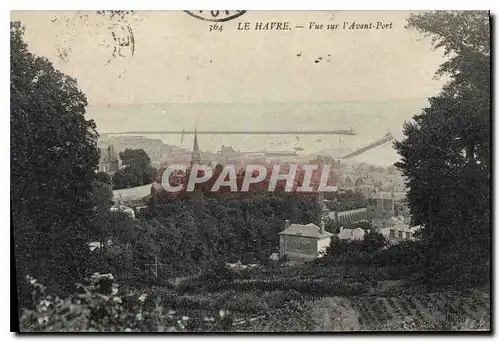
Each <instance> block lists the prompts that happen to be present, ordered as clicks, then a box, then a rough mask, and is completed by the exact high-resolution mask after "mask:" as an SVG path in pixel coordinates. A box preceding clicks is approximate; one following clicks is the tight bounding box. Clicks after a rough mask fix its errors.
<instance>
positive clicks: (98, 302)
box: [20, 278, 233, 332]
mask: <svg viewBox="0 0 500 342" xmlns="http://www.w3.org/2000/svg"><path fill="white" fill-rule="evenodd" d="M28 281H29V283H30V284H31V286H32V287H33V289H34V291H33V295H34V297H35V298H34V301H35V302H36V303H37V304H36V307H35V309H34V310H24V312H23V314H22V317H21V324H20V325H21V331H37V332H40V331H44V332H56V331H60V332H74V331H80V332H84V331H93V332H179V331H197V330H201V331H208V330H210V331H224V330H228V329H231V326H232V321H233V319H232V317H231V316H230V315H228V312H227V311H226V310H218V311H217V312H214V314H213V315H211V316H210V317H205V316H203V315H196V314H195V315H194V317H193V315H189V316H187V315H183V314H180V313H177V312H176V311H174V310H169V308H168V307H167V306H166V305H165V304H164V303H160V302H158V301H154V302H151V301H148V294H147V293H141V294H139V293H137V292H136V291H129V292H128V293H120V289H119V287H118V285H117V284H113V285H112V288H111V292H110V293H101V291H100V287H99V285H98V284H92V283H90V284H88V285H79V286H78V289H79V291H78V292H77V293H75V294H73V295H71V296H69V297H67V298H65V299H61V298H58V297H51V296H47V295H45V291H46V289H45V287H44V286H43V285H41V284H39V283H38V282H37V281H36V280H35V279H32V278H28ZM202 316H203V317H202Z"/></svg>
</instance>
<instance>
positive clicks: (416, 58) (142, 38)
mask: <svg viewBox="0 0 500 342" xmlns="http://www.w3.org/2000/svg"><path fill="white" fill-rule="evenodd" d="M409 14H410V13H409V12H407V11H386V12H375V11H360V12H355V11H301V12H298V11H281V12H276V11H248V12H246V13H245V14H243V15H242V16H240V17H239V18H237V19H234V20H230V21H227V22H224V23H222V26H223V28H222V32H219V31H212V32H210V31H209V29H210V25H211V24H213V23H210V22H207V21H202V20H199V19H196V18H193V17H191V16H189V15H188V14H187V13H184V12H182V11H139V12H135V13H134V14H132V15H128V16H127V17H126V19H124V20H121V19H120V20H118V19H116V18H109V16H107V17H106V16H102V15H98V14H96V13H95V12H83V11H82V12H75V11H71V12H61V11H52V12H51V11H43V12H41V11H39V12H36V11H35V12H32V11H31V12H30V11H26V12H12V13H11V19H12V20H20V21H21V22H22V23H23V24H24V26H25V28H26V35H25V40H26V42H27V43H28V46H29V49H30V51H32V52H33V53H35V54H37V55H40V56H45V57H47V58H48V59H49V60H50V61H52V62H53V63H54V66H55V67H56V68H58V69H59V70H61V71H62V72H64V73H66V74H68V75H70V76H72V77H74V78H76V79H77V82H78V85H79V87H80V88H81V89H82V90H83V91H84V93H85V94H86V95H87V98H88V101H89V104H90V105H105V104H110V105H114V104H120V105H127V104H139V103H198V102H215V103H217V102H234V103H245V102H257V103H265V102H297V101H299V102H336V101H390V100H394V99H396V100H399V99H418V98H426V97H429V96H433V95H435V94H436V93H437V92H439V90H440V88H441V86H442V84H443V82H444V80H433V76H434V73H435V71H436V70H437V68H438V66H439V64H441V63H442V62H443V59H442V55H443V52H442V51H440V50H438V51H434V50H433V49H432V46H431V44H430V40H429V39H427V38H425V39H424V38H422V37H421V35H420V34H418V33H417V32H415V31H412V30H409V29H406V28H405V24H406V18H407V17H408V15H409ZM378 21H380V22H382V23H384V24H389V23H392V25H391V29H385V30H341V29H337V30H326V29H321V30H309V23H310V22H316V23H317V24H323V25H325V27H326V25H328V24H339V27H342V26H343V23H344V22H349V23H350V24H351V23H353V22H355V23H359V24H362V23H369V22H373V23H374V24H376V23H377V22H378ZM244 22H249V23H250V27H251V28H254V26H255V23H256V22H264V23H266V22H288V23H289V26H290V27H291V28H292V29H291V30H286V31H257V30H248V31H241V30H238V29H237V28H238V24H239V23H244ZM297 25H303V26H304V28H302V29H299V28H295V26H297ZM113 35H114V37H115V38H117V39H120V38H123V39H124V40H123V42H126V39H128V42H129V44H128V46H122V47H119V46H118V44H117V43H116V42H115V41H114V39H113ZM132 36H133V44H132V43H131V42H132ZM132 46H133V51H132ZM115 48H116V50H115ZM113 52H114V55H115V57H113ZM320 58H321V59H320ZM315 61H318V62H315Z"/></svg>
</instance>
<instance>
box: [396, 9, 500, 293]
mask: <svg viewBox="0 0 500 342" xmlns="http://www.w3.org/2000/svg"><path fill="white" fill-rule="evenodd" d="M408 26H409V27H410V28H413V29H416V30H418V31H419V32H421V33H423V34H424V35H427V36H430V37H431V38H432V41H433V43H434V46H435V47H436V48H444V51H445V56H447V57H448V59H447V61H446V62H445V63H443V64H442V65H441V67H440V69H439V70H438V72H437V75H448V76H449V78H450V80H449V82H448V83H447V84H446V85H445V86H444V88H443V90H442V92H441V93H440V94H439V95H438V96H436V97H432V98H430V99H429V101H430V106H429V107H428V108H426V109H424V110H423V111H422V113H421V114H420V115H416V116H415V117H414V121H413V122H411V123H407V124H406V125H405V127H404V134H405V139H404V140H403V141H400V142H396V143H395V148H396V149H397V151H398V152H399V154H400V155H401V157H402V160H401V162H399V163H397V164H396V165H397V166H398V167H399V168H401V169H402V171H403V172H404V175H405V176H406V177H407V179H408V186H409V188H410V190H409V193H408V200H409V205H410V210H411V215H412V220H413V224H415V225H422V226H423V229H422V230H421V231H422V241H423V242H424V245H425V249H424V251H425V256H426V263H425V266H424V268H425V270H426V272H427V279H428V281H429V283H433V282H450V281H451V282H455V283H457V284H459V283H460V282H463V283H466V282H467V281H468V280H470V281H475V282H476V281H477V282H481V281H484V280H485V279H487V277H488V273H489V260H490V256H491V254H490V229H491V218H490V215H491V210H490V209H491V203H490V196H491V195H490V187H491V153H490V144H491V135H490V111H491V108H490V22H489V16H488V13H487V12H479V11H461V12H458V11H437V12H425V13H420V14H415V15H412V16H411V17H410V18H409V19H408Z"/></svg>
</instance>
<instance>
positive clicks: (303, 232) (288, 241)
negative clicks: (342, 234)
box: [279, 220, 333, 259]
mask: <svg viewBox="0 0 500 342" xmlns="http://www.w3.org/2000/svg"><path fill="white" fill-rule="evenodd" d="M332 236H333V234H331V233H329V232H327V231H325V227H324V223H322V224H321V227H318V226H317V225H315V224H313V223H309V224H305V225H303V224H290V221H289V220H286V221H285V229H284V230H283V231H282V232H280V233H279V240H280V257H283V256H285V255H287V256H288V257H290V258H294V259H314V258H317V257H320V256H321V255H322V254H323V253H324V252H325V251H326V248H327V247H328V246H329V245H330V240H331V237H332Z"/></svg>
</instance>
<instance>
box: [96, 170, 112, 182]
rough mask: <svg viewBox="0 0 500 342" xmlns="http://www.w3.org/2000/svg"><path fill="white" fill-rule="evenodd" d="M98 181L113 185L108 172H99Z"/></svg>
mask: <svg viewBox="0 0 500 342" xmlns="http://www.w3.org/2000/svg"><path fill="white" fill-rule="evenodd" d="M96 179H97V180H98V181H99V182H101V183H105V184H111V177H110V176H109V175H108V174H107V173H106V172H102V171H99V172H98V173H97V175H96Z"/></svg>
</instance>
